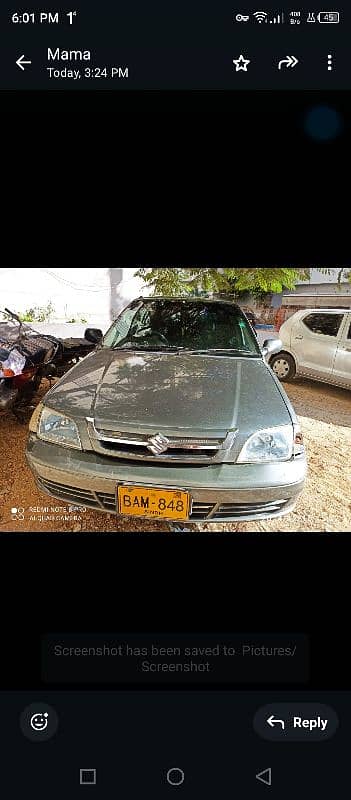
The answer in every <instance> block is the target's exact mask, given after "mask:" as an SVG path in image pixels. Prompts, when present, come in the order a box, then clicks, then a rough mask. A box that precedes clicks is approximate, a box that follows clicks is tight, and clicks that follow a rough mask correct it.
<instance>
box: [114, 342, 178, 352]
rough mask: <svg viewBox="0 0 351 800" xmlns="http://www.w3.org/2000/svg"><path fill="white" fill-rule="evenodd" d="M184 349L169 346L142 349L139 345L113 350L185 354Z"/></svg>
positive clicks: (124, 346)
mask: <svg viewBox="0 0 351 800" xmlns="http://www.w3.org/2000/svg"><path fill="white" fill-rule="evenodd" d="M184 349H185V348H184V347H172V346H171V345H169V346H167V345H164V346H163V347H162V346H156V345H149V346H147V345H146V346H144V347H142V346H141V345H138V344H137V345H129V344H128V345H122V346H121V347H119V346H118V345H117V346H116V347H113V348H112V350H133V351H136V350H137V351H138V352H144V353H181V352H184Z"/></svg>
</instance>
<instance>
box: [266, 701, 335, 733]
mask: <svg viewBox="0 0 351 800" xmlns="http://www.w3.org/2000/svg"><path fill="white" fill-rule="evenodd" d="M338 725H339V720H338V717H337V714H336V713H335V711H334V710H333V709H332V708H330V706H325V705H322V704H321V703H274V704H272V705H267V706H263V708H260V709H259V710H258V711H257V713H256V714H255V717H254V729H255V731H256V733H258V734H259V736H261V737H262V738H263V739H268V740H269V741H273V742H291V741H296V742H317V741H322V740H325V739H330V738H331V737H332V736H334V734H335V732H336V730H337V728H338Z"/></svg>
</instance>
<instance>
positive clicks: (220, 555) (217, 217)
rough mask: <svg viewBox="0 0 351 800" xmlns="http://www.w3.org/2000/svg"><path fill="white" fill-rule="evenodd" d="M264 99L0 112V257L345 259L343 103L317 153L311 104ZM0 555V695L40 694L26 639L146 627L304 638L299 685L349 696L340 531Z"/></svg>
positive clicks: (35, 641)
mask: <svg viewBox="0 0 351 800" xmlns="http://www.w3.org/2000/svg"><path fill="white" fill-rule="evenodd" d="M99 97H100V96H99ZM280 99H281V98H280ZM280 99H279V97H278V95H277V94H275V95H274V98H273V96H272V95H267V96H266V97H265V98H263V97H262V96H260V97H256V96H253V95H252V96H251V97H250V98H248V97H245V98H244V97H243V96H241V97H240V99H239V98H235V107H234V108H233V107H232V110H231V111H230V112H229V111H228V108H227V110H224V108H225V103H226V102H227V99H224V100H223V98H221V97H208V105H207V107H206V108H205V107H203V108H202V111H201V113H193V111H196V98H195V100H194V107H193V110H191V108H190V107H189V106H188V107H187V108H188V110H187V112H183V113H177V112H176V109H177V105H176V104H175V105H174V96H172V97H170V96H169V95H168V96H167V97H166V98H165V102H164V108H163V110H162V111H159V112H158V113H151V112H150V111H148V112H146V110H145V109H146V108H148V103H149V99H148V98H142V99H141V100H140V102H141V107H140V106H139V110H138V112H136V111H134V112H133V113H122V108H123V106H121V105H119V106H118V108H119V112H118V111H117V110H115V112H114V113H112V112H111V109H110V111H109V113H106V114H105V113H101V114H99V113H96V112H97V111H98V109H99V103H101V104H102V105H101V106H100V110H103V108H104V106H103V102H104V101H103V100H100V99H99V100H98V99H97V98H92V106H91V108H90V112H89V110H88V108H87V107H85V113H82V114H79V113H78V114H77V113H68V110H69V109H71V111H72V112H73V110H74V111H81V110H82V107H81V106H79V104H78V101H77V100H75V106H74V109H73V105H72V104H73V98H72V99H68V98H63V101H64V103H65V112H64V113H62V111H63V107H62V106H61V107H60V106H58V105H57V96H56V94H55V99H54V101H53V100H52V98H48V99H47V105H46V112H45V113H43V111H44V108H43V105H42V104H43V98H41V100H40V104H38V103H34V100H33V102H32V101H31V99H30V98H28V96H27V97H26V98H25V101H24V105H22V106H21V105H20V100H21V98H18V96H17V97H16V102H14V105H13V107H12V111H15V110H17V113H16V114H12V113H10V111H9V104H8V101H7V102H6V104H5V105H3V112H2V117H1V120H2V133H3V145H2V148H3V149H2V152H3V167H2V169H3V181H2V194H3V201H4V203H3V211H2V223H3V224H2V231H3V232H2V260H3V262H4V263H5V264H13V265H17V264H20V265H21V266H22V265H24V264H27V265H28V267H29V268H30V266H35V265H37V264H42V263H44V264H51V265H60V266H70V265H71V264H72V266H77V265H81V266H82V268H84V264H89V265H92V264H94V263H95V264H96V265H104V266H105V265H108V264H110V263H113V264H116V263H121V265H122V266H134V265H135V264H136V263H137V264H142V263H143V264H146V265H151V264H153V263H156V264H158V265H160V266H162V265H167V266H168V265H170V264H173V265H178V266H179V265H189V266H192V265H196V264H209V263H212V264H213V265H220V264H222V265H224V266H225V265H228V264H229V265H230V263H231V262H232V261H235V262H236V263H239V264H241V265H242V266H249V265H250V264H253V265H255V266H256V265H258V266H266V265H267V266H270V265H271V264H277V265H280V264H281V263H282V262H284V263H285V264H286V265H288V266H290V265H293V264H294V263H298V264H299V265H301V266H303V265H304V264H306V265H311V266H313V265H315V264H322V265H325V266H335V265H338V264H339V263H340V262H342V263H350V245H349V237H348V224H349V223H348V221H347V215H348V206H347V193H348V187H349V164H348V144H349V133H348V127H347V125H348V119H349V100H348V97H347V96H345V95H340V94H338V95H337V96H336V97H329V98H328V101H329V103H330V102H331V103H332V105H333V106H334V107H337V108H340V110H341V111H342V112H343V113H345V119H346V123H347V124H346V128H345V132H344V134H343V136H342V137H340V138H339V139H337V140H335V141H332V142H330V143H314V142H313V141H312V140H310V139H308V138H307V136H306V135H305V134H304V132H303V128H302V123H301V120H302V115H303V112H304V111H306V109H307V108H309V107H310V105H311V103H312V102H315V101H316V99H317V98H316V96H313V97H311V96H310V95H309V94H307V93H306V94H303V93H301V94H300V95H295V94H294V96H293V97H292V96H291V95H290V96H289V98H283V100H284V102H282V103H280ZM318 99H322V98H321V96H318ZM323 99H325V96H323ZM183 100H184V98H183V99H182V102H183ZM222 100H223V104H224V106H221V103H222ZM231 100H233V98H231ZM45 102H46V101H45ZM53 102H55V109H57V110H56V111H55V112H53V107H54V106H53ZM190 102H191V101H190V99H189V97H188V98H187V99H186V103H190ZM202 102H203V99H202V100H201V103H202ZM216 104H217V108H218V112H219V109H220V108H221V111H222V113H216ZM59 108H60V113H58V109H59ZM109 108H110V107H109ZM141 108H143V111H142V110H141ZM19 109H21V111H20V110H19ZM170 109H175V110H170ZM105 110H106V108H105ZM93 111H94V112H95V113H93ZM345 195H346V202H345ZM1 446H2V447H3V446H11V443H7V442H5V443H3V442H2V443H1ZM0 553H1V567H0V568H1V587H0V603H1V672H2V677H1V685H2V687H4V688H15V687H18V688H30V687H33V686H36V687H38V674H39V669H40V641H39V637H40V633H41V632H44V633H45V632H50V631H55V630H58V631H64V630H67V631H69V630H72V631H89V630H92V631H94V630H95V631H99V630H101V631H113V630H119V631H123V630H125V631H128V630H131V631H132V630H139V631H143V630H145V631H147V630H153V631H155V630H158V629H159V630H166V631H172V630H178V631H183V630H184V631H187V630H193V631H194V630H199V631H206V630H210V631H230V630H233V631H245V632H249V631H250V630H254V631H260V630H263V631H264V630H268V631H278V632H279V631H297V632H298V631H301V632H304V633H310V634H311V638H312V664H311V666H312V675H313V687H315V688H350V662H349V656H348V654H347V648H348V626H349V612H348V605H349V588H348V587H349V557H348V556H349V535H348V534H347V533H343V534H340V535H338V534H331V535H330V534H326V533H322V534H321V535H320V536H319V535H318V534H316V535H315V534H311V533H309V534H303V533H296V534H291V535H290V534H281V535H278V534H256V535H255V534H233V535H228V534H223V535H222V534H214V535H212V536H207V535H204V534H202V535H200V536H198V535H196V534H189V535H187V534H171V535H168V534H161V535H159V536H149V535H146V534H140V535H136V536H132V535H131V534H126V535H122V534H115V535H111V534H109V535H104V534H91V535H89V534H84V535H79V534H72V535H70V534H59V535H57V536H56V535H53V534H43V535H38V536H36V535H34V534H3V535H2V537H1V539H0ZM311 686H312V684H311ZM75 688H76V687H75ZM85 688H86V687H85Z"/></svg>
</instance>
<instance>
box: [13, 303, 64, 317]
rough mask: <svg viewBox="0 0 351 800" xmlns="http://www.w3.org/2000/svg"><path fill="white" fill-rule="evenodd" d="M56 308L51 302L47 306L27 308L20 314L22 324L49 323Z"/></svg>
mask: <svg viewBox="0 0 351 800" xmlns="http://www.w3.org/2000/svg"><path fill="white" fill-rule="evenodd" d="M54 310H55V309H54V306H53V304H52V303H51V301H50V302H49V303H48V304H47V306H33V308H27V310H26V311H24V312H23V313H20V312H19V313H18V316H19V318H20V319H21V320H22V322H49V321H50V319H51V317H52V314H53V312H54Z"/></svg>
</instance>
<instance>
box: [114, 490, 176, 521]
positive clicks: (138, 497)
mask: <svg viewBox="0 0 351 800" xmlns="http://www.w3.org/2000/svg"><path fill="white" fill-rule="evenodd" d="M190 504H191V497H190V494H189V492H181V491H179V492H177V491H170V490H168V489H151V488H146V487H144V486H118V490H117V509H118V513H119V514H126V515H128V516H130V517H150V518H155V519H189V513H190Z"/></svg>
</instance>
